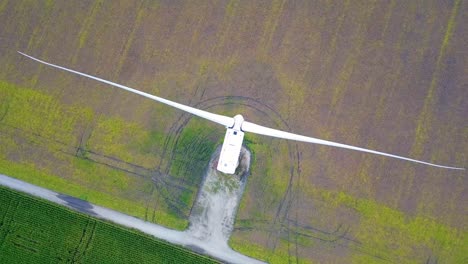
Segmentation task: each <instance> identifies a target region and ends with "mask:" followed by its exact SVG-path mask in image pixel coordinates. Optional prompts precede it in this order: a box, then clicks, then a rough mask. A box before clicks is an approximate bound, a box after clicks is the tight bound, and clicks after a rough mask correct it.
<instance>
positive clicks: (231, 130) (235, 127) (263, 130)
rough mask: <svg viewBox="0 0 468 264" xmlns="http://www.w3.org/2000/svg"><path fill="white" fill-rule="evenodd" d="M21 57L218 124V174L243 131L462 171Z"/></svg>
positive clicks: (230, 168) (233, 162)
mask: <svg viewBox="0 0 468 264" xmlns="http://www.w3.org/2000/svg"><path fill="white" fill-rule="evenodd" d="M18 53H20V54H21V55H23V56H26V57H28V58H30V59H32V60H35V61H38V62H40V63H43V64H46V65H48V66H51V67H55V68H58V69H61V70H64V71H68V72H71V73H74V74H78V75H81V76H84V77H87V78H90V79H94V80H96V81H99V82H103V83H106V84H109V85H112V86H115V87H118V88H121V89H124V90H127V91H129V92H132V93H136V94H139V95H142V96H144V97H147V98H150V99H153V100H155V101H158V102H160V103H163V104H167V105H169V106H172V107H175V108H178V109H180V110H183V111H186V112H188V113H191V114H193V115H196V116H199V117H202V118H205V119H208V120H210V121H212V122H215V123H218V124H220V125H223V126H225V127H226V135H225V137H224V142H223V146H222V148H221V154H220V157H219V161H218V166H217V169H218V170H219V171H221V172H224V173H227V174H234V173H235V170H236V168H237V166H238V165H239V155H240V151H241V147H242V142H243V140H244V132H251V133H256V134H260V135H265V136H271V137H277V138H283V139H290V140H296V141H302V142H307V143H314V144H320V145H327V146H332V147H338V148H345V149H352V150H357V151H361V152H367V153H372V154H377V155H382V156H386V157H391V158H396V159H402V160H407V161H411V162H416V163H421V164H425V165H429V166H434V167H439V168H445V169H454V170H464V168H457V167H449V166H443V165H438V164H433V163H429V162H425V161H421V160H416V159H410V158H406V157H402V156H397V155H393V154H389V153H385V152H380V151H375V150H371V149H365V148H360V147H355V146H351V145H345V144H341V143H336V142H332V141H327V140H322V139H318V138H313V137H306V136H301V135H297V134H293V133H289V132H285V131H280V130H276V129H272V128H268V127H264V126H260V125H257V124H254V123H250V122H248V121H245V120H244V118H243V117H242V115H236V116H234V117H233V118H232V117H227V116H223V115H218V114H213V113H210V112H207V111H203V110H200V109H196V108H193V107H190V106H186V105H183V104H179V103H176V102H173V101H169V100H167V99H164V98H161V97H158V96H154V95H151V94H148V93H145V92H142V91H139V90H136V89H133V88H130V87H128V86H125V85H121V84H118V83H114V82H111V81H107V80H104V79H101V78H98V77H96V76H92V75H89V74H86V73H82V72H79V71H75V70H71V69H68V68H65V67H62V66H59V65H55V64H52V63H48V62H45V61H42V60H39V59H37V58H34V57H32V56H30V55H27V54H24V53H22V52H19V51H18Z"/></svg>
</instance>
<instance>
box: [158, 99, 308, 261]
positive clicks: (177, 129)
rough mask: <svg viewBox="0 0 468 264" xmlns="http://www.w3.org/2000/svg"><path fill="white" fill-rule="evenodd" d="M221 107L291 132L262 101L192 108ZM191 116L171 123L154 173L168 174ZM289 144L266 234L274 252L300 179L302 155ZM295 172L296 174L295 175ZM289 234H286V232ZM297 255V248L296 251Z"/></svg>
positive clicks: (234, 101)
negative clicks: (249, 112) (285, 177)
mask: <svg viewBox="0 0 468 264" xmlns="http://www.w3.org/2000/svg"><path fill="white" fill-rule="evenodd" d="M221 105H240V106H246V107H248V108H251V109H254V110H255V111H256V112H258V113H260V114H261V115H263V116H264V117H266V118H267V120H271V121H272V122H273V123H274V125H275V127H277V128H279V129H282V130H287V131H290V130H291V129H290V127H289V124H288V123H287V122H286V120H285V119H284V118H283V117H282V116H281V115H280V114H279V112H278V111H276V110H275V109H273V108H272V107H270V106H269V105H267V104H265V103H263V102H261V101H260V100H257V99H254V98H251V97H246V96H220V97H213V98H209V99H206V100H203V101H200V102H199V103H197V104H195V105H193V107H195V108H198V109H203V110H209V109H211V108H214V107H216V106H221ZM192 117H193V116H192V115H190V114H187V113H183V114H181V115H179V118H178V119H177V120H176V121H175V122H174V123H173V125H172V126H171V128H170V129H169V133H168V134H169V136H168V137H167V138H166V140H165V142H164V145H163V151H162V155H161V162H160V164H159V165H158V167H157V170H159V171H162V172H164V173H165V174H166V175H168V174H169V171H170V168H171V165H172V161H173V160H174V157H175V155H176V149H177V145H178V143H179V140H180V135H181V134H182V131H183V129H184V128H185V126H186V125H187V124H188V122H189V121H190V120H191V118H192ZM286 144H287V145H288V155H289V159H290V164H291V165H290V169H289V181H288V185H287V189H286V191H285V193H284V194H283V197H282V198H281V199H280V202H279V206H278V207H277V210H276V213H275V217H274V219H273V221H272V223H271V226H270V229H269V230H270V232H269V235H268V242H267V246H268V247H269V248H272V250H273V251H274V250H275V249H276V246H277V244H278V241H279V239H280V238H281V236H280V234H281V231H282V223H283V222H284V221H285V218H286V216H287V215H288V212H289V209H290V208H291V206H292V204H293V202H294V201H295V195H294V193H295V192H294V191H293V184H294V180H295V178H294V177H295V176H296V174H297V176H299V169H298V168H299V167H297V168H295V166H296V164H297V166H299V163H300V161H299V160H298V159H299V158H300V157H301V155H300V153H299V148H298V145H297V143H295V142H294V143H293V142H291V141H286ZM296 172H297V173H296ZM288 232H289V231H288ZM288 242H289V240H288ZM294 252H297V246H296V250H294Z"/></svg>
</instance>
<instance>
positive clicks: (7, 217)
mask: <svg viewBox="0 0 468 264" xmlns="http://www.w3.org/2000/svg"><path fill="white" fill-rule="evenodd" d="M18 206H19V201H18V200H13V199H11V200H10V201H9V203H8V207H7V209H6V212H5V214H3V218H2V222H1V223H0V248H2V246H3V244H4V243H5V241H6V240H7V237H8V235H9V234H11V233H12V231H11V227H12V224H13V223H14V221H13V220H14V218H15V215H16V212H17V210H16V209H17V208H18Z"/></svg>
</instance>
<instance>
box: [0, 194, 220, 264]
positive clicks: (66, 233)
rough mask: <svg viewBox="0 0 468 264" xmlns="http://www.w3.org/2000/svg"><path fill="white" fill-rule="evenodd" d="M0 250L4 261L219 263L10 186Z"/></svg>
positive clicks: (1, 212)
mask: <svg viewBox="0 0 468 264" xmlns="http://www.w3.org/2000/svg"><path fill="white" fill-rule="evenodd" d="M0 252H1V254H0V263H216V261H215V260H213V259H211V258H208V257H205V256H201V255H198V254H196V253H193V252H191V251H188V250H186V249H184V248H182V247H179V246H175V245H171V244H168V243H166V242H164V241H160V240H156V239H154V238H152V237H149V236H147V235H144V234H141V233H139V232H136V231H133V230H127V229H124V228H122V227H119V226H117V225H114V224H111V223H108V222H104V221H101V220H98V219H94V218H92V217H90V216H87V215H84V214H81V213H78V212H75V211H71V210H69V209H67V208H65V207H62V206H59V205H56V204H53V203H51V202H48V201H44V200H41V199H37V198H33V197H31V196H28V195H25V194H23V193H20V192H16V191H13V190H10V189H7V188H5V187H0Z"/></svg>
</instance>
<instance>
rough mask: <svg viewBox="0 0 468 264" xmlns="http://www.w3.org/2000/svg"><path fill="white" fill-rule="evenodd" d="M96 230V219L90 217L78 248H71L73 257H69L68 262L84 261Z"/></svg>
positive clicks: (70, 251)
mask: <svg viewBox="0 0 468 264" xmlns="http://www.w3.org/2000/svg"><path fill="white" fill-rule="evenodd" d="M95 231H96V220H93V219H88V221H87V222H86V226H85V228H84V229H83V233H82V234H81V237H80V241H79V242H78V245H77V246H76V248H74V249H72V250H69V253H70V254H71V257H70V258H69V259H67V263H83V260H84V257H85V255H86V251H87V250H88V248H89V246H90V244H91V243H92V241H93V238H94V233H95Z"/></svg>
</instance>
